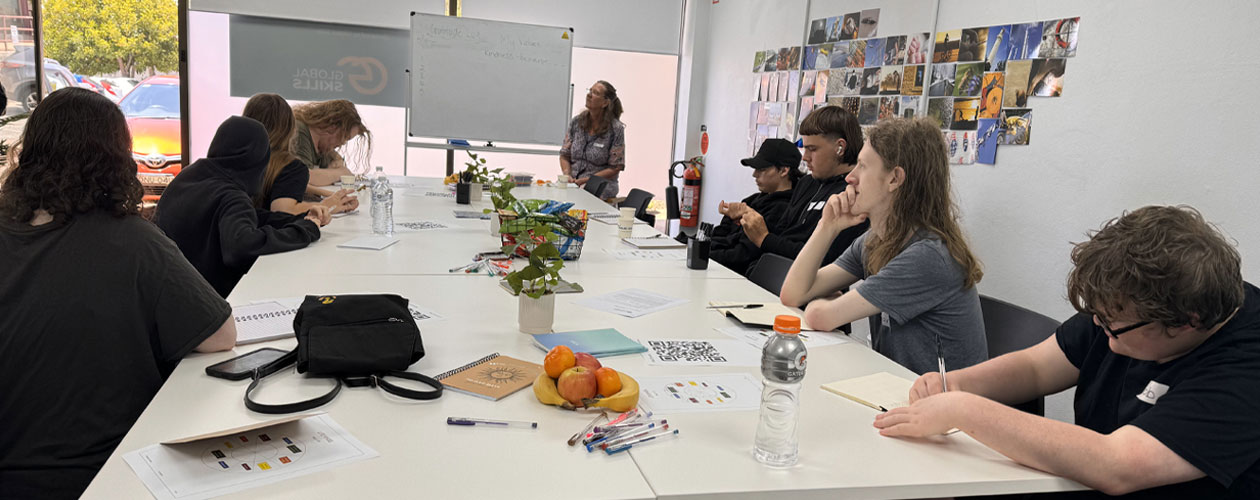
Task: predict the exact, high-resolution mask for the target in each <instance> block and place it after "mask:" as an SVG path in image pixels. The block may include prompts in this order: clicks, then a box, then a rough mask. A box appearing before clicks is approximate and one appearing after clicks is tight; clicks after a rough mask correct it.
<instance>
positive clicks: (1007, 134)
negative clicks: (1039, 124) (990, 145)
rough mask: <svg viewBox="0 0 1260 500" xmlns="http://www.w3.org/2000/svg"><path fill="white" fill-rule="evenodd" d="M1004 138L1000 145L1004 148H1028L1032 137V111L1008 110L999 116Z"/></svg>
mask: <svg viewBox="0 0 1260 500" xmlns="http://www.w3.org/2000/svg"><path fill="white" fill-rule="evenodd" d="M999 120H1000V123H998V126H999V127H1001V128H1002V137H1001V139H1000V140H999V141H998V144H1001V145H1003V146H1027V145H1028V139H1029V136H1031V135H1032V109H1030V108H1006V109H1003V110H1002V114H1001V115H999Z"/></svg>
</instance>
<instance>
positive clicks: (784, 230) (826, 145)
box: [736, 106, 870, 276]
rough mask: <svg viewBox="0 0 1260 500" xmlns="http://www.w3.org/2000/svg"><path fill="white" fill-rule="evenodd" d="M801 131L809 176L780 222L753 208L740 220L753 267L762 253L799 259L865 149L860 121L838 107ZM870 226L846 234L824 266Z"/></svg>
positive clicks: (817, 114) (815, 116)
mask: <svg viewBox="0 0 1260 500" xmlns="http://www.w3.org/2000/svg"><path fill="white" fill-rule="evenodd" d="M800 131H801V138H802V141H803V142H804V144H805V153H804V159H805V163H806V164H807V165H809V169H810V175H809V176H806V177H804V178H802V179H801V181H800V182H798V183H796V186H795V187H793V188H792V199H791V201H790V202H789V203H788V209H787V211H786V212H785V213H784V214H783V216H782V217H781V218H779V219H778V220H774V219H771V218H769V217H766V216H765V215H763V214H761V213H760V212H758V211H757V210H751V209H750V210H745V211H744V212H743V213H741V214H738V215H739V216H738V217H737V218H736V222H738V223H739V225H740V226H741V227H742V228H743V230H744V234H743V238H742V239H741V240H740V241H741V243H742V244H743V245H744V247H745V250H747V252H748V254H749V255H750V256H751V258H752V260H751V261H750V262H754V263H755V262H756V260H757V259H759V258H761V255H762V254H764V253H772V254H776V255H781V256H783V257H787V258H789V259H796V255H797V254H799V253H800V252H801V249H802V248H804V247H805V242H806V241H809V236H810V235H811V234H813V233H814V226H817V225H818V220H819V219H821V218H822V209H823V207H824V206H825V205H826V204H827V199H828V198H830V197H831V196H832V195H834V194H838V193H843V192H844V190H845V188H846V187H848V184H847V183H846V182H845V180H844V176H845V175H847V174H848V173H849V171H851V170H853V165H854V164H855V163H857V155H858V152H859V151H861V150H862V129H861V127H859V126H858V122H857V117H855V116H853V114H852V113H849V112H848V111H845V110H844V109H843V108H841V107H839V106H826V107H823V108H819V109H816V110H814V111H813V112H812V113H810V114H809V116H807V117H805V121H803V122H801V128H800ZM868 227H870V223H869V222H863V223H861V224H858V225H856V226H853V227H850V228H848V229H845V230H844V231H842V232H841V233H840V235H839V236H837V237H836V239H835V240H834V241H832V243H831V248H830V249H829V250H828V251H827V255H826V257H825V258H823V263H824V264H826V263H831V262H835V260H836V258H838V257H840V253H841V252H844V249H846V248H848V247H849V244H850V243H853V240H854V239H856V238H857V237H858V236H860V235H861V234H862V233H864V232H866V229H867V228H868ZM736 271H744V274H745V276H747V275H749V274H751V272H752V269H751V266H750V267H749V268H748V269H747V270H740V269H736Z"/></svg>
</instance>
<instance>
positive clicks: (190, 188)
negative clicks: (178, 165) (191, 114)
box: [153, 116, 331, 298]
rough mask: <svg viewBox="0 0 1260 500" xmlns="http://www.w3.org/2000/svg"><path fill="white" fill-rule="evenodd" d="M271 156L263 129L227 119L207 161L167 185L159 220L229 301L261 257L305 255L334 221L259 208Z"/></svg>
mask: <svg viewBox="0 0 1260 500" xmlns="http://www.w3.org/2000/svg"><path fill="white" fill-rule="evenodd" d="M269 156H270V153H269V151H268V149H267V130H266V129H264V128H263V126H262V124H261V123H258V122H256V121H254V120H251V119H249V118H242V117H239V116H233V117H231V118H228V119H227V120H226V121H224V122H223V124H222V125H219V130H218V131H216V132H215V133H214V139H213V140H211V141H210V150H209V151H208V152H207V153H206V158H203V159H200V160H197V162H196V163H193V164H192V165H191V166H189V167H188V168H186V169H184V171H183V172H181V173H180V174H179V176H177V177H175V180H174V181H171V184H170V186H167V188H166V192H165V193H163V194H162V199H161V200H159V201H158V206H157V214H156V215H154V217H153V222H154V223H156V224H157V225H158V227H160V228H162V230H163V231H166V235H167V236H169V237H170V238H171V239H172V240H174V241H175V244H177V245H179V249H180V250H181V251H183V252H184V256H185V257H187V258H188V261H189V262H192V265H193V267H195V268H197V270H198V271H200V272H201V275H202V276H204V277H205V278H206V281H208V282H210V285H211V286H213V287H214V289H215V290H216V291H218V292H219V295H221V296H223V297H225V298H226V297H227V296H228V294H230V293H232V288H234V287H235V286H236V283H237V282H239V281H240V280H241V277H242V276H244V275H245V273H247V272H249V268H250V267H251V266H253V265H254V261H255V260H257V259H258V256H259V255H267V254H272V253H280V252H287V251H289V250H297V249H299V248H305V247H306V246H307V245H310V244H311V242H312V241H315V240H318V239H319V227H320V226H322V225H324V224H327V223H328V221H329V220H331V216H329V215H328V207H325V206H323V205H315V206H312V207H311V208H310V209H309V210H308V211H307V213H306V214H305V217H303V216H301V215H290V214H285V213H279V212H271V211H267V210H261V209H255V208H254V201H253V200H254V198H255V197H256V196H257V195H258V192H259V190H260V189H261V187H262V175H263V171H264V170H266V168H267V159H268V158H269Z"/></svg>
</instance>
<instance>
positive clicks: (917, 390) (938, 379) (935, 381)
mask: <svg viewBox="0 0 1260 500" xmlns="http://www.w3.org/2000/svg"><path fill="white" fill-rule="evenodd" d="M944 381H945V379H944V378H943V377H942V376H941V373H940V372H928V373H924V374H923V375H920V376H919V378H917V379H915V380H914V385H912V386H910V404H914V402H915V401H918V400H920V399H923V398H926V397H928V396H933V395H936V394H940V393H943V392H945V382H944ZM957 384H958V381H957V380H954V388H953V389H954V390H955V391H958V390H960V389H959V388H958V385H957Z"/></svg>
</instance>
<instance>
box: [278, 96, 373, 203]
mask: <svg viewBox="0 0 1260 500" xmlns="http://www.w3.org/2000/svg"><path fill="white" fill-rule="evenodd" d="M293 115H294V117H296V118H297V138H296V139H295V142H294V144H293V154H294V155H295V156H297V158H298V159H299V160H302V163H305V164H306V166H307V168H309V169H310V170H311V172H310V173H311V180H310V186H311V187H310V188H309V189H308V190H307V194H312V195H319V196H329V195H331V194H332V191H330V190H327V189H323V188H322V186H330V185H333V184H335V183H337V182H338V181H340V180H341V176H343V175H354V172H352V171H351V170H350V169H349V168H348V167H347V166H346V160H345V158H344V157H342V155H341V153H338V152H337V149H339V148H341V147H342V146H345V145H346V143H348V142H350V141H351V140H352V139H356V140H357V142H358V143H359V145H358V147H356V148H354V149H355V150H356V151H357V152H358V155H357V156H358V158H357V160H358V162H357V163H359V164H361V165H366V164H367V162H368V160H369V159H370V158H371V157H372V133H371V132H369V131H368V129H367V126H365V125H363V119H361V118H359V111H358V110H356V109H355V107H354V103H352V102H350V101H347V100H345V99H337V100H333V101H323V102H312V103H307V104H302V105H299V106H298V107H296V108H294V109H293Z"/></svg>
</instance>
